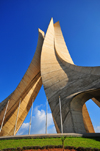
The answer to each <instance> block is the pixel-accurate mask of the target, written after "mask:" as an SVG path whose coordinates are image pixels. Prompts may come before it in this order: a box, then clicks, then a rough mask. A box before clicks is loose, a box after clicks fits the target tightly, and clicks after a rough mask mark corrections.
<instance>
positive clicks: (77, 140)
mask: <svg viewBox="0 0 100 151" xmlns="http://www.w3.org/2000/svg"><path fill="white" fill-rule="evenodd" d="M46 145H62V141H61V138H42V139H39V138H37V139H15V140H0V149H4V148H17V147H21V148H22V147H23V146H46ZM64 145H65V146H74V147H85V148H88V147H91V148H98V149H100V138H98V139H96V138H95V139H94V138H93V139H90V138H81V137H67V138H66V139H65V143H64Z"/></svg>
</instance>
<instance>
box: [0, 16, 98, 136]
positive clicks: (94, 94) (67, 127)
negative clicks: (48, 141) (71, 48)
mask: <svg viewBox="0 0 100 151" xmlns="http://www.w3.org/2000/svg"><path fill="white" fill-rule="evenodd" d="M42 84H43V86H44V90H45V92H46V96H47V97H48V102H49V105H50V108H51V111H52V116H53V120H54V124H55V127H56V130H57V132H58V133H60V132H61V122H60V108H59V96H60V98H61V107H62V122H63V132H64V133H86V132H87V133H89V132H91V133H92V132H94V128H93V126H92V123H91V119H90V117H89V114H88V111H87V108H86V105H85V102H86V101H87V100H88V99H90V98H92V100H93V101H94V102H95V103H96V104H97V105H98V106H99V107H100V67H81V66H76V65H74V63H73V60H72V58H71V56H70V54H69V52H68V49H67V46H66V43H65V41H64V38H63V34H62V31H61V28H60V25H59V22H57V23H55V24H54V23H53V19H51V21H50V24H49V26H48V29H47V32H46V35H45V38H44V32H43V31H41V30H40V29H39V38H38V44H37V48H36V52H35V55H34V57H33V59H32V61H31V64H30V66H29V68H28V70H27V71H26V73H25V75H24V77H23V78H22V80H21V82H20V83H19V85H18V86H17V88H16V89H15V91H14V92H13V93H12V94H11V95H9V97H8V98H6V99H5V100H4V101H2V102H1V103H0V125H1V123H2V119H3V116H4V113H5V108H6V104H7V102H8V101H9V105H8V109H7V113H6V116H5V120H4V123H3V127H2V131H1V132H0V136H11V135H13V133H14V128H15V122H16V116H17V113H18V105H19V101H20V100H21V104H20V108H19V114H18V120H17V126H16V131H15V133H17V131H18V130H19V128H20V126H21V125H22V123H23V121H24V119H25V117H26V115H27V114H28V111H29V109H30V107H31V105H32V99H33V100H35V98H36V96H37V94H38V92H39V90H40V88H41V85H42Z"/></svg>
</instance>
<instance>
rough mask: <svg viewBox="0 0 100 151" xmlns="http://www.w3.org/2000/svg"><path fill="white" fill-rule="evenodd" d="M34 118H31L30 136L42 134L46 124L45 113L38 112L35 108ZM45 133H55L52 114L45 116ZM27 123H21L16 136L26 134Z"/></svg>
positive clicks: (27, 129)
mask: <svg viewBox="0 0 100 151" xmlns="http://www.w3.org/2000/svg"><path fill="white" fill-rule="evenodd" d="M34 113H35V114H34V116H33V117H32V125H31V132H30V133H31V134H44V133H45V124H46V113H45V111H44V110H42V109H41V110H39V106H37V107H36V108H35V110H34ZM47 127H48V128H47V131H48V133H56V129H55V126H54V123H53V119H52V114H51V113H48V114H47ZM28 131H29V123H23V124H22V126H21V128H20V130H19V131H18V133H17V135H25V134H28Z"/></svg>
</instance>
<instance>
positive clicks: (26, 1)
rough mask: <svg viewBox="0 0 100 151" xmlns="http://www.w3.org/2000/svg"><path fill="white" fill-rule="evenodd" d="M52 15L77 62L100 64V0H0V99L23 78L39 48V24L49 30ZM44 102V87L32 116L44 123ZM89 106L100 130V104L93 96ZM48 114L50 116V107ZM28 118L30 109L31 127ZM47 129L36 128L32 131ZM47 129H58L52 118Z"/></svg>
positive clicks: (94, 122)
mask: <svg viewBox="0 0 100 151" xmlns="http://www.w3.org/2000/svg"><path fill="white" fill-rule="evenodd" d="M51 17H53V19H54V22H57V21H58V20H59V21H60V25H61V29H62V32H63V35H64V38H65V41H66V45H67V47H68V50H69V53H70V55H71V57H72V59H73V61H74V63H75V64H76V65H80V66H100V0H95V1H94V0H81V1H80V0H67V1H66V0H58V1H56V0H55V1H54V0H50V1H49V0H48V1H47V0H37V1H34V0H21V1H20V0H9V1H8V0H0V102H1V101H2V100H3V99H5V98H6V97H7V96H8V95H9V94H10V93H11V92H13V91H14V90H15V88H16V87H17V85H18V84H19V82H20V81H21V79H22V77H23V76H24V74H25V72H26V70H27V68H28V66H29V64H30V62H31V60H32V58H33V56H34V53H35V50H36V45H37V40H38V28H40V29H42V30H43V31H44V32H46V30H47V27H48V24H49V21H50V19H51ZM45 103H46V96H45V92H44V90H43V87H42V89H41V90H40V93H39V95H38V96H37V98H36V100H35V102H34V104H33V109H34V111H33V119H35V120H36V117H41V119H42V118H43V121H44V125H43V127H44V126H45V107H46V106H45ZM87 107H88V110H89V113H90V116H91V119H92V122H93V125H94V127H95V130H96V131H100V118H99V116H100V108H99V107H97V106H96V105H95V104H94V103H93V102H92V101H91V100H90V101H88V102H87ZM48 116H50V117H49V118H50V119H51V114H50V109H48ZM29 120H30V112H29V114H28V116H27V118H26V120H25V122H24V125H22V126H23V127H25V128H26V127H27V129H28V123H29ZM38 125H41V123H38ZM33 126H34V122H33ZM23 127H22V129H23V130H24V128H23ZM20 131H21V130H20ZM27 131H28V130H27ZM44 131H45V130H44V129H42V130H41V128H38V129H37V131H36V130H35V128H34V129H33V130H32V132H31V133H36V132H37V133H44ZM48 132H55V130H54V126H53V121H52V119H51V124H49V127H48ZM24 133H26V131H24V132H23V133H22V134H24Z"/></svg>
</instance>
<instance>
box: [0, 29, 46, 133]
mask: <svg viewBox="0 0 100 151" xmlns="http://www.w3.org/2000/svg"><path fill="white" fill-rule="evenodd" d="M38 32H39V36H38V43H37V48H36V52H35V54H34V57H33V59H32V61H31V63H30V66H29V67H28V69H27V71H26V73H25V75H24V77H23V78H22V80H21V82H20V83H19V85H18V86H17V88H16V89H15V91H14V92H13V94H12V95H11V96H10V98H9V99H8V100H9V105H8V110H7V114H6V116H5V120H4V125H3V128H2V131H1V133H0V136H10V135H13V133H14V127H15V122H16V117H17V111H18V105H19V101H20V100H21V104H20V109H19V114H18V120H17V127H16V132H15V133H17V131H18V129H19V128H20V126H21V125H22V123H23V121H24V119H25V117H26V116H27V114H28V111H29V109H30V107H31V105H32V99H35V98H36V96H37V94H38V92H39V90H40V88H41V86H42V80H41V75H40V55H41V49H42V44H43V41H44V32H43V31H42V30H40V29H38ZM4 111H5V108H4V109H3V110H2V111H1V112H0V125H1V122H2V119H3V115H4Z"/></svg>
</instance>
